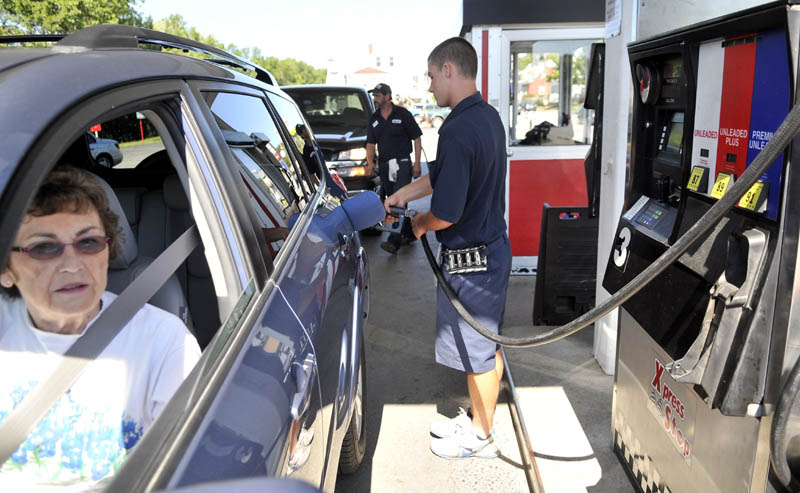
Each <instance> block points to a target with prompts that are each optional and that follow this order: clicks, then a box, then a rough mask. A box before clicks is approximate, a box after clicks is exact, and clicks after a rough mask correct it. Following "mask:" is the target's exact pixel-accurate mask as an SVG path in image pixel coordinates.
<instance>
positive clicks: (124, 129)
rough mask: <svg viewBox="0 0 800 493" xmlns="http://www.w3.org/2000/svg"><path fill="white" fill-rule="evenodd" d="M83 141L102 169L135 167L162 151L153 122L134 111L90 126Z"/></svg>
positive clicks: (162, 147)
mask: <svg viewBox="0 0 800 493" xmlns="http://www.w3.org/2000/svg"><path fill="white" fill-rule="evenodd" d="M86 139H87V140H88V141H89V150H90V151H91V153H92V159H94V160H95V163H97V164H98V165H100V166H102V167H104V168H111V167H114V168H136V167H137V166H139V164H140V163H141V162H142V161H143V160H144V159H145V158H147V157H148V156H150V155H151V154H154V153H156V152H158V151H160V150H163V149H164V143H163V141H162V140H161V136H160V135H159V134H158V131H157V130H156V128H155V126H154V125H153V123H152V122H151V121H150V120H149V119H148V118H147V117H146V116H145V114H144V113H141V112H138V111H135V112H132V113H129V114H126V115H122V116H120V117H116V118H114V119H112V120H109V121H103V122H96V123H93V124H92V125H90V126H89V127H88V128H87V129H86Z"/></svg>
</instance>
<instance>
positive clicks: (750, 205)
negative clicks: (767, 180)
mask: <svg viewBox="0 0 800 493" xmlns="http://www.w3.org/2000/svg"><path fill="white" fill-rule="evenodd" d="M763 190H764V183H762V182H760V181H757V182H755V183H754V184H753V186H752V187H750V190H748V191H747V193H745V194H744V195H743V196H742V198H741V199H740V200H739V207H743V208H745V209H748V210H751V211H755V210H756V207H757V206H758V199H759V197H761V192H762V191H763Z"/></svg>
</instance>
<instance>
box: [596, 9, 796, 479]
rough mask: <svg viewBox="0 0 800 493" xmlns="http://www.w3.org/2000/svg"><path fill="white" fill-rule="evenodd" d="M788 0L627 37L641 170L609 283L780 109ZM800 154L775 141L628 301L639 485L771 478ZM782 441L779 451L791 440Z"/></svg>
mask: <svg viewBox="0 0 800 493" xmlns="http://www.w3.org/2000/svg"><path fill="white" fill-rule="evenodd" d="M792 3H793V2H789V1H782V2H773V3H769V4H766V5H763V6H760V7H755V8H752V9H749V10H746V11H743V12H739V13H736V14H731V15H728V16H725V17H723V18H718V19H715V20H712V21H706V22H704V23H701V24H695V25H692V26H688V27H685V28H683V29H681V30H677V31H671V32H669V33H667V34H666V35H663V36H661V37H659V38H651V39H648V40H644V41H640V42H636V43H634V44H631V45H630V46H629V56H630V63H631V72H632V76H633V80H634V85H635V88H636V89H638V97H636V98H635V102H634V114H633V130H632V140H631V151H632V154H631V156H632V157H631V161H632V162H631V180H630V185H629V189H628V193H627V198H626V206H625V208H624V209H623V210H624V212H623V215H622V217H621V218H620V221H619V225H618V227H617V240H616V243H615V248H614V249H613V250H612V253H611V256H610V258H609V260H608V264H607V268H606V273H605V277H604V282H603V285H604V287H605V288H606V289H607V290H608V291H609V292H611V293H615V292H617V291H618V290H620V289H621V288H622V287H623V286H625V285H626V284H627V283H628V282H629V281H631V280H632V279H634V278H635V277H636V276H637V275H638V274H640V273H641V272H643V271H644V270H645V269H646V268H648V266H650V265H651V264H652V263H653V262H654V261H656V259H657V258H659V257H660V256H661V255H662V253H664V252H665V251H667V249H669V247H670V246H671V245H672V244H673V243H674V242H675V241H676V239H677V238H680V237H681V236H682V235H683V234H684V233H685V232H686V231H687V230H689V229H690V228H691V227H692V226H693V225H694V224H695V223H697V222H698V221H699V220H700V218H702V217H703V216H704V215H705V214H706V212H707V211H708V210H709V209H710V208H711V207H712V206H713V205H714V203H715V202H717V201H718V200H719V199H721V198H722V197H723V196H724V195H725V193H726V192H728V191H729V190H730V188H731V186H732V185H733V184H734V183H735V182H736V181H737V180H738V179H739V178H740V177H741V176H742V175H743V173H744V172H745V171H746V170H747V168H748V167H749V166H750V165H751V164H752V163H753V160H754V159H755V157H756V156H757V155H758V153H759V152H760V151H761V150H762V149H763V148H764V147H765V145H766V143H767V142H769V140H770V139H771V138H772V137H773V135H774V133H775V132H776V130H777V129H778V126H779V125H780V123H781V122H782V121H783V119H784V118H785V117H786V115H787V113H788V112H789V110H790V108H791V106H792V102H793V100H794V97H795V95H794V91H795V87H796V72H795V67H797V59H796V57H797V50H798V44H799V41H800V40H799V39H798V36H800V33H798V30H797V28H798V25H799V24H800V11H798V10H797V7H793V6H792V5H791V4H792ZM794 149H797V147H796V146H795V147H794ZM796 152H797V151H796V150H793V149H792V148H789V150H788V151H787V152H784V153H782V154H780V155H778V157H777V158H776V159H775V160H774V161H773V162H772V164H771V165H770V166H769V168H768V169H767V171H766V172H765V173H764V174H763V175H761V177H760V179H759V180H758V181H757V182H756V183H754V184H753V185H752V187H750V188H749V190H748V191H747V193H745V194H744V196H742V198H741V199H740V200H739V201H738V203H737V206H736V207H734V208H733V209H731V210H730V211H729V212H727V213H726V214H725V216H724V218H723V219H722V220H721V221H720V222H719V223H717V224H716V226H715V227H714V228H713V229H712V230H711V232H710V233H709V234H708V235H706V236H705V238H704V239H703V240H701V241H700V242H697V243H696V244H694V245H693V246H692V247H691V248H690V249H689V250H688V251H686V253H684V254H683V255H682V256H680V258H679V259H678V261H677V262H674V263H672V264H671V265H670V266H669V267H667V268H666V269H665V270H663V271H662V272H661V273H660V274H659V275H658V277H656V278H655V280H653V281H652V282H650V283H649V284H648V285H647V286H645V287H644V288H643V289H641V290H640V291H638V292H637V293H636V294H634V295H633V296H632V297H631V298H629V299H628V300H627V301H626V302H625V303H624V304H623V305H622V306H621V310H620V311H621V313H620V328H619V332H618V342H617V344H618V346H617V369H616V374H615V384H614V400H613V412H612V421H613V422H612V430H613V446H614V450H615V451H616V453H617V455H618V456H619V458H620V460H621V461H622V463H623V466H624V467H625V468H626V470H627V472H628V473H629V474H630V476H631V477H632V479H633V483H634V484H635V485H636V486H637V487H638V488H640V489H641V490H642V491H671V492H694V491H703V492H706V491H709V492H710V491H719V492H732V491H774V490H775V488H776V487H775V486H774V484H775V482H774V481H773V480H772V479H774V478H770V466H769V461H770V431H771V430H770V427H771V424H772V418H773V413H774V410H775V404H776V402H777V401H778V399H779V398H780V391H781V386H782V384H783V382H784V381H785V376H786V374H787V373H788V371H789V370H790V369H791V368H792V367H793V366H794V365H795V362H796V361H797V358H798V350H797V349H798V347H799V346H798V345H797V344H798V342H800V325H797V324H795V323H791V322H793V321H794V319H795V318H796V317H797V313H796V308H797V307H798V306H797V301H796V297H795V296H794V293H795V291H796V289H797V287H798V284H797V282H796V281H795V264H796V259H797V240H798V220H799V219H800V214H799V212H800V197H798V193H800V179H798V173H792V172H791V171H792V170H791V167H790V163H791V162H792V158H795V153H796ZM795 159H798V158H795ZM789 422H790V425H791V423H793V422H794V420H793V419H790V420H789ZM790 427H791V426H790ZM773 453H774V454H775V455H776V456H778V457H780V458H781V459H785V457H786V454H787V451H786V450H776V451H773ZM790 462H791V461H790ZM795 475H796V474H795ZM778 490H780V489H778Z"/></svg>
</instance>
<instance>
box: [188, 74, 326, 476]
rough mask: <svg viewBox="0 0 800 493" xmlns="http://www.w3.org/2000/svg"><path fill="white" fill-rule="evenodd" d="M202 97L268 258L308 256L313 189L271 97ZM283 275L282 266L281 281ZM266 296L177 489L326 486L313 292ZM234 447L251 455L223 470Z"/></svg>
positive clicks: (218, 89)
mask: <svg viewBox="0 0 800 493" xmlns="http://www.w3.org/2000/svg"><path fill="white" fill-rule="evenodd" d="M197 95H198V96H199V97H198V99H201V100H202V101H200V105H201V106H202V112H203V114H204V116H205V118H206V121H207V122H208V123H209V127H211V128H210V129H209V130H210V133H211V134H212V135H210V136H207V138H208V140H212V139H215V140H216V142H217V143H218V144H219V145H220V147H221V148H222V149H223V150H225V151H226V152H224V154H225V162H224V163H217V165H218V167H222V166H225V167H226V168H227V169H226V171H227V172H228V173H230V175H231V177H232V179H233V182H232V183H230V184H228V185H227V186H228V187H230V188H233V189H235V190H227V192H228V193H230V194H231V195H236V194H237V193H238V194H240V195H241V197H243V201H244V204H245V207H246V208H247V209H248V215H247V216H246V217H242V218H239V219H240V220H241V222H242V223H243V224H244V223H247V226H246V227H249V228H255V230H256V231H257V236H258V237H259V240H260V241H261V244H262V246H263V247H264V248H263V249H262V250H261V254H262V258H261V260H262V261H263V262H265V263H267V264H269V263H272V260H273V256H274V255H276V254H279V253H280V252H281V251H286V253H287V255H289V254H293V253H294V252H295V251H297V250H298V249H299V248H301V247H300V244H301V242H302V236H303V235H302V228H303V226H304V225H305V224H306V223H307V222H308V220H310V217H309V216H310V213H311V210H312V209H311V207H312V204H311V203H310V202H309V192H310V189H311V187H310V184H309V183H308V182H307V181H306V180H307V177H306V176H304V172H303V170H301V169H299V168H298V166H297V163H295V162H294V161H293V160H292V159H291V157H290V155H289V153H290V152H291V151H290V150H289V149H288V147H287V145H286V143H285V142H284V141H283V136H282V133H281V130H279V126H278V124H277V123H276V122H275V120H274V119H273V118H272V116H271V115H270V113H269V110H268V109H267V106H266V101H265V100H264V97H263V93H257V92H253V91H249V90H248V89H247V88H244V87H235V86H223V85H218V84H198V86H197ZM282 270H283V269H279V268H276V269H275V271H274V272H273V277H274V276H275V272H279V271H282ZM267 288H268V289H271V291H272V293H271V294H270V297H269V300H268V301H267V302H266V304H265V307H264V309H263V310H262V315H261V316H260V317H259V318H258V320H257V321H256V324H255V327H253V330H252V331H251V334H250V339H249V341H248V342H247V344H246V348H245V349H244V351H243V353H242V354H241V356H240V359H238V360H237V361H236V363H235V365H234V367H233V368H231V371H230V375H229V379H230V380H229V382H227V385H226V386H225V388H223V389H221V394H220V395H219V396H218V398H217V402H218V403H217V404H216V405H215V407H213V408H212V410H211V412H210V413H209V418H210V420H209V421H208V423H207V426H206V429H205V431H204V433H203V436H202V438H200V439H199V440H200V442H199V444H202V445H203V446H200V447H198V449H197V450H196V451H195V452H194V453H193V454H192V458H191V459H190V460H189V461H188V462H187V469H186V470H185V473H184V474H183V476H182V477H181V479H180V480H179V481H177V482H176V483H175V484H176V485H182V484H189V483H193V482H199V481H208V480H211V479H212V478H219V477H239V476H242V475H243V476H249V475H254V474H266V475H291V476H292V477H295V478H299V479H303V480H305V481H307V482H310V483H312V484H315V485H320V484H321V479H322V474H323V472H324V464H325V447H324V444H325V442H326V436H325V426H324V420H323V418H322V416H321V405H320V386H319V378H318V369H317V353H316V352H315V349H314V348H315V345H314V342H313V341H314V338H313V336H312V335H311V333H310V332H309V328H308V327H307V326H305V324H304V323H303V321H302V320H301V319H300V318H299V317H298V315H297V312H296V303H297V300H296V299H293V297H294V296H300V295H306V293H300V294H295V292H294V291H292V289H289V288H287V286H286V285H285V284H284V285H283V286H281V285H280V283H277V282H276V281H274V280H269V281H268V286H267ZM306 296H309V295H306ZM276 356H277V357H276ZM270 422H271V423H272V424H269V423H270ZM265 425H267V426H265ZM233 443H236V444H237V445H236V446H237V447H239V448H242V452H240V455H241V454H243V455H242V456H241V457H238V458H237V456H236V454H234V457H233V463H232V464H231V465H230V467H229V466H227V465H225V466H222V469H224V470H220V467H221V465H220V461H219V460H216V457H215V453H214V451H215V450H217V447H218V446H219V445H226V446H230V445H231V444H233ZM206 445H207V446H206ZM228 458H229V459H230V458H231V457H230V456H228ZM245 459H247V460H245ZM233 464H235V467H234V466H233ZM230 474H234V475H233V476H231V475H230Z"/></svg>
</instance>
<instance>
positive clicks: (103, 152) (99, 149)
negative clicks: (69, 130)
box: [86, 133, 122, 168]
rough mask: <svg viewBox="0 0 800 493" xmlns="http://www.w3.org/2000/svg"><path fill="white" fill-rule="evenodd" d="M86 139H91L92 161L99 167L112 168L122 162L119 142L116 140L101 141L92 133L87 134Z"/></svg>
mask: <svg viewBox="0 0 800 493" xmlns="http://www.w3.org/2000/svg"><path fill="white" fill-rule="evenodd" d="M86 138H87V139H89V150H90V151H91V153H92V159H94V161H95V162H96V163H97V164H98V165H100V166H102V167H104V168H110V167H112V166H116V165H117V164H119V163H121V162H122V153H121V152H120V150H119V142H117V141H116V140H114V139H101V138H99V137H95V136H94V135H92V134H90V133H87V134H86Z"/></svg>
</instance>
